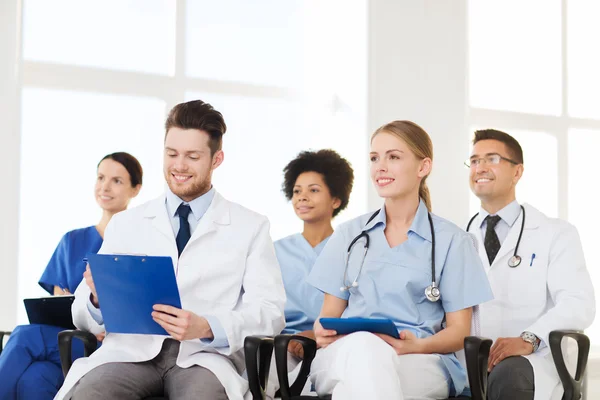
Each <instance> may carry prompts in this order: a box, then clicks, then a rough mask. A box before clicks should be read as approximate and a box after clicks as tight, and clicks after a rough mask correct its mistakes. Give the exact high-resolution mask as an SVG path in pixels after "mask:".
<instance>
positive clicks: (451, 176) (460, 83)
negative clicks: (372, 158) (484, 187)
mask: <svg viewBox="0 0 600 400" xmlns="http://www.w3.org/2000/svg"><path fill="white" fill-rule="evenodd" d="M466 18H467V13H466V2H465V1H464V0H456V1H452V2H440V1H435V0H425V1H388V0H372V1H371V2H370V7H369V95H368V96H369V97H368V102H369V104H368V130H369V132H373V131H374V130H375V129H377V128H378V127H379V126H381V125H383V124H384V123H387V122H390V121H392V120H395V119H408V120H412V121H413V122H416V123H417V124H419V125H421V126H422V127H423V128H424V129H425V130H426V131H427V132H428V133H429V134H430V136H431V138H432V141H433V146H434V163H433V172H432V175H431V176H430V178H429V179H428V184H429V187H430V190H431V196H432V206H433V211H434V213H435V214H438V215H440V216H442V217H445V218H448V219H450V220H452V221H453V222H455V223H457V224H458V225H460V226H463V225H464V224H465V222H466V220H467V218H468V201H469V192H468V190H469V189H468V181H467V174H466V172H467V171H466V169H465V168H464V166H463V165H462V162H463V161H464V160H465V159H466V158H467V150H468V140H469V137H470V134H469V132H468V131H467V124H466V114H467V82H466V74H465V71H466V68H467V64H466V63H467V55H466V51H467V39H466V27H467V24H466ZM450 194H452V196H451V197H450V196H449V195H450ZM450 198H451V201H447V199H450ZM380 203H381V201H380V199H379V198H378V196H377V194H376V193H375V191H374V189H373V188H372V187H371V186H370V195H369V206H370V208H376V207H377V206H378V205H379V204H380Z"/></svg>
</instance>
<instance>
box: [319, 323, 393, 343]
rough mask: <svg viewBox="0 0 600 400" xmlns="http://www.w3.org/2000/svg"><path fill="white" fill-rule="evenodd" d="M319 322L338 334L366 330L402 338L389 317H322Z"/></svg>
mask: <svg viewBox="0 0 600 400" xmlns="http://www.w3.org/2000/svg"><path fill="white" fill-rule="evenodd" d="M319 322H320V323H321V326H322V327H323V328H325V329H331V330H334V331H336V332H337V333H338V335H346V334H349V333H354V332H360V331H364V332H371V333H383V334H385V335H389V336H391V337H394V338H396V339H400V335H399V334H398V328H396V325H395V324H394V322H393V321H392V320H391V319H387V318H321V319H319Z"/></svg>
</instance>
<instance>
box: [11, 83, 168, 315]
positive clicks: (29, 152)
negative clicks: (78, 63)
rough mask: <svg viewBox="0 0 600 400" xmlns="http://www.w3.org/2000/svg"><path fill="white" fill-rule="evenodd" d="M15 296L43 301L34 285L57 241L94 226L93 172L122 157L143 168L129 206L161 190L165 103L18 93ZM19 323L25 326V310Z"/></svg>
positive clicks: (96, 209)
mask: <svg viewBox="0 0 600 400" xmlns="http://www.w3.org/2000/svg"><path fill="white" fill-rule="evenodd" d="M22 106H23V108H22V138H21V189H20V198H21V200H20V220H19V224H20V232H19V297H21V298H22V297H30V296H38V295H43V293H45V292H43V290H42V289H41V288H40V287H39V286H38V284H37V281H38V280H39V278H40V277H41V275H42V272H43V271H44V269H45V268H46V265H47V264H48V261H49V260H50V257H51V256H52V253H53V252H54V249H55V248H56V246H57V245H58V242H59V240H60V238H61V237H62V236H63V235H64V234H65V233H66V232H67V231H69V230H72V229H76V228H81V227H85V226H90V225H94V224H96V223H98V221H99V220H100V217H101V215H102V214H101V210H100V208H99V207H98V205H97V204H95V202H94V192H93V190H94V184H95V181H96V166H97V164H98V162H99V161H100V159H101V158H102V157H104V156H105V155H106V154H109V153H113V152H116V151H126V152H129V153H131V154H132V155H134V156H135V157H136V158H138V160H139V161H140V163H141V164H142V168H143V169H144V184H143V188H142V190H141V192H140V194H139V196H138V197H137V198H135V199H134V200H133V201H132V204H131V206H135V205H137V204H140V203H142V202H144V201H146V200H149V199H151V198H153V197H156V196H158V195H159V194H160V193H161V192H162V190H163V182H164V179H163V174H162V153H163V136H164V131H163V123H164V116H165V103H164V102H163V101H160V100H158V99H150V98H139V97H126V96H116V95H114V96H113V95H102V94H95V93H81V92H67V91H54V90H43V89H36V88H26V89H23V97H22ZM19 320H20V322H24V321H25V320H26V318H25V314H24V310H21V313H20V314H19Z"/></svg>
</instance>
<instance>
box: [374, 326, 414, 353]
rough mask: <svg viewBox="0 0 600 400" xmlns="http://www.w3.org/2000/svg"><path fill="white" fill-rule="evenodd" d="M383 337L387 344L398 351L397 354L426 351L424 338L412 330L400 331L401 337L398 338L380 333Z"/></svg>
mask: <svg viewBox="0 0 600 400" xmlns="http://www.w3.org/2000/svg"><path fill="white" fill-rule="evenodd" d="M377 336H379V337H380V338H381V339H383V340H384V341H385V342H386V343H387V344H389V345H390V346H392V347H393V348H394V350H395V351H396V354H398V355H402V354H421V353H424V347H423V342H422V339H419V338H418V337H417V336H416V335H415V334H414V333H412V332H411V331H406V330H405V331H402V332H400V339H396V338H394V337H391V336H389V335H384V334H381V333H378V334H377Z"/></svg>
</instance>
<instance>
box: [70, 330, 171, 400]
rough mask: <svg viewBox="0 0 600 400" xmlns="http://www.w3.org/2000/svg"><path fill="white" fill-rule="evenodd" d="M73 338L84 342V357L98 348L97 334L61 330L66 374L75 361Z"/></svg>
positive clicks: (157, 399) (157, 398)
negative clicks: (73, 358)
mask: <svg viewBox="0 0 600 400" xmlns="http://www.w3.org/2000/svg"><path fill="white" fill-rule="evenodd" d="M73 338H77V339H79V340H81V341H82V342H83V355H84V357H89V356H90V355H92V353H93V352H94V351H96V349H97V348H98V340H97V339H96V336H95V335H94V334H92V333H90V332H86V331H80V330H69V331H62V332H60V333H59V334H58V350H59V352H60V364H61V367H62V371H63V375H64V376H67V373H68V372H69V370H70V369H71V366H72V365H73V361H72V359H71V356H72V346H71V345H72V343H73ZM146 400H167V397H148V398H146Z"/></svg>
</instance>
